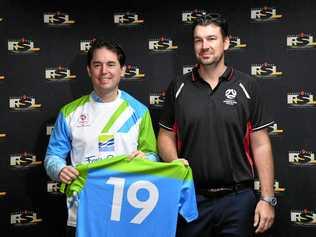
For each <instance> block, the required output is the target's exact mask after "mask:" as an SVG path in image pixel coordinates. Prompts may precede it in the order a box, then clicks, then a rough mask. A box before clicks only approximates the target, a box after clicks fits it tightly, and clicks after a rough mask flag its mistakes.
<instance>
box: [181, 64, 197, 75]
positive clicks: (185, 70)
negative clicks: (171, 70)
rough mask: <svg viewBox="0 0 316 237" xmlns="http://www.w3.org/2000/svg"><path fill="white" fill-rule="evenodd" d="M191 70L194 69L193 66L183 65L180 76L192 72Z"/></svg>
mask: <svg viewBox="0 0 316 237" xmlns="http://www.w3.org/2000/svg"><path fill="white" fill-rule="evenodd" d="M193 68H194V65H184V66H183V67H182V74H183V75H184V74H187V73H189V72H192V70H193Z"/></svg>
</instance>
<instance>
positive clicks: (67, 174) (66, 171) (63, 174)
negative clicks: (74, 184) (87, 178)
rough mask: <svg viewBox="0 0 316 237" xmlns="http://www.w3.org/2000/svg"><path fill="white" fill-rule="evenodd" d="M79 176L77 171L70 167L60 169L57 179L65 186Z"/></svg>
mask: <svg viewBox="0 0 316 237" xmlns="http://www.w3.org/2000/svg"><path fill="white" fill-rule="evenodd" d="M78 175H79V172H78V170H76V169H75V168H74V167H72V166H69V165H68V166H65V167H64V168H62V170H61V171H60V173H59V175H58V178H59V179H60V180H61V181H62V182H63V183H66V184H70V183H71V181H73V180H74V179H76V178H77V177H78Z"/></svg>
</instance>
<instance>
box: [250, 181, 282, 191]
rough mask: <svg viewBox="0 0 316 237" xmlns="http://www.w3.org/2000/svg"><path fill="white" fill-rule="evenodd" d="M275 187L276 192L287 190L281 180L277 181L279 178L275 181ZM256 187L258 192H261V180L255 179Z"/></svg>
mask: <svg viewBox="0 0 316 237" xmlns="http://www.w3.org/2000/svg"><path fill="white" fill-rule="evenodd" d="M273 188H274V192H275V193H282V192H284V191H285V188H282V187H281V185H280V182H279V181H277V180H275V181H274V185H273ZM254 189H255V190H256V191H257V192H261V184H260V181H259V180H255V181H254Z"/></svg>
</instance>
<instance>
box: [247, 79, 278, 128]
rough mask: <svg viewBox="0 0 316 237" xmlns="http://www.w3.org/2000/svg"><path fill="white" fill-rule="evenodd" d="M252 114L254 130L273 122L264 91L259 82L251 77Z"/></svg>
mask: <svg viewBox="0 0 316 237" xmlns="http://www.w3.org/2000/svg"><path fill="white" fill-rule="evenodd" d="M250 81H251V109H250V112H251V115H250V119H251V122H252V127H253V128H252V131H257V130H260V129H263V128H266V127H267V126H269V125H271V124H273V120H272V117H271V114H270V112H269V111H268V106H267V101H266V100H265V99H264V96H263V93H262V92H263V91H262V90H260V88H259V86H260V85H259V82H258V81H256V80H255V79H253V78H251V79H250Z"/></svg>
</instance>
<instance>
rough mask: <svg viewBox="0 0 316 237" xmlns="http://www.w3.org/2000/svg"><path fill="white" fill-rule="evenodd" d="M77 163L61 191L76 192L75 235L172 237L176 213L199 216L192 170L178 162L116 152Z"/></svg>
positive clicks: (97, 236)
mask: <svg viewBox="0 0 316 237" xmlns="http://www.w3.org/2000/svg"><path fill="white" fill-rule="evenodd" d="M76 168H77V169H78V171H79V173H80V176H79V177H78V178H77V179H76V180H75V181H73V182H72V184H70V185H69V186H67V187H66V190H64V191H66V194H67V196H73V195H75V196H77V202H78V203H77V205H78V210H77V237H86V236H89V237H101V236H102V237H123V236H137V237H142V236H146V237H148V236H150V237H156V236H157V237H158V236H159V237H161V236H163V237H172V236H175V233H176V224H177V218H178V213H179V214H181V215H182V216H183V217H184V218H185V219H186V221H188V222H190V221H192V220H194V219H196V218H197V216H198V211H197V207H196V199H195V190H194V184H193V179H192V173H191V169H190V167H188V166H184V165H183V164H182V162H180V161H174V162H172V163H163V162H153V161H149V160H146V159H141V158H134V159H133V160H128V159H127V157H126V156H116V157H113V158H109V159H105V160H99V161H96V162H94V163H89V164H81V165H78V166H77V167H76Z"/></svg>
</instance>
